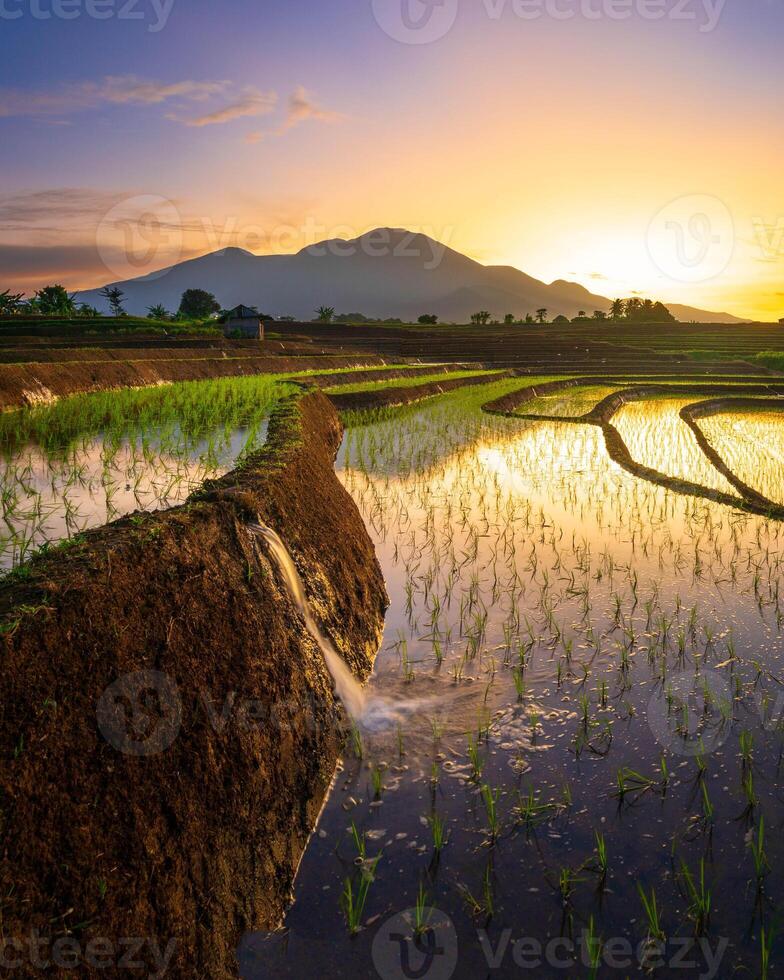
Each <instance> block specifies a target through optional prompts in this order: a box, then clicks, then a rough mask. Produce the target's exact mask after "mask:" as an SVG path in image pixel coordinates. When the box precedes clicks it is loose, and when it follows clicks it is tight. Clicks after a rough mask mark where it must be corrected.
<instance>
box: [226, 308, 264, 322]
mask: <svg viewBox="0 0 784 980" xmlns="http://www.w3.org/2000/svg"><path fill="white" fill-rule="evenodd" d="M225 319H226V320H258V319H259V311H258V310H257V309H256V308H255V307H253V306H242V305H240V306H235V307H234V309H233V310H228V311H227V312H226V316H225Z"/></svg>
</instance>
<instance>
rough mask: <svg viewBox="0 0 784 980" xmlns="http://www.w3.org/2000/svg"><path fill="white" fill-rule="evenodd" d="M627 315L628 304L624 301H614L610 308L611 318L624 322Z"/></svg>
mask: <svg viewBox="0 0 784 980" xmlns="http://www.w3.org/2000/svg"><path fill="white" fill-rule="evenodd" d="M625 313H626V303H624V301H623V300H622V299H614V300H613V301H612V305H611V306H610V317H611V318H612V319H613V320H622V319H623V316H624V314H625Z"/></svg>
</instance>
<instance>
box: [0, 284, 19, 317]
mask: <svg viewBox="0 0 784 980" xmlns="http://www.w3.org/2000/svg"><path fill="white" fill-rule="evenodd" d="M23 297H24V293H12V292H11V290H10V289H6V290H4V291H3V292H2V293H0V314H2V315H4V316H5V315H8V314H10V313H16V311H17V310H18V309H19V307H20V306H21V304H22V298H23Z"/></svg>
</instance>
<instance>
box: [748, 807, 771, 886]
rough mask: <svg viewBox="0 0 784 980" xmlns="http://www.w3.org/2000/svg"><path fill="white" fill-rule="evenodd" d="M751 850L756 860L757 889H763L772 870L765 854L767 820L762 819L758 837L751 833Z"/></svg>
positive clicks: (758, 828)
mask: <svg viewBox="0 0 784 980" xmlns="http://www.w3.org/2000/svg"><path fill="white" fill-rule="evenodd" d="M749 848H750V850H751V855H752V858H753V859H754V876H755V878H756V881H757V887H758V888H759V887H761V885H762V880H763V878H764V877H765V875H766V874H767V873H768V871H769V870H770V862H769V861H768V856H767V854H766V852H765V818H764V817H760V820H759V826H758V827H757V833H756V835H755V834H754V833H753V832H750V833H749Z"/></svg>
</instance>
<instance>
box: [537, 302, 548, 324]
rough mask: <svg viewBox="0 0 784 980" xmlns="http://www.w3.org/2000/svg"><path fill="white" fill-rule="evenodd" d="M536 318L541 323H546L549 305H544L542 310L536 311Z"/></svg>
mask: <svg viewBox="0 0 784 980" xmlns="http://www.w3.org/2000/svg"><path fill="white" fill-rule="evenodd" d="M536 319H537V321H538V322H539V323H544V322H545V320H546V319H547V307H546V306H543V307H542V308H541V309H540V310H537V311H536Z"/></svg>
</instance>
